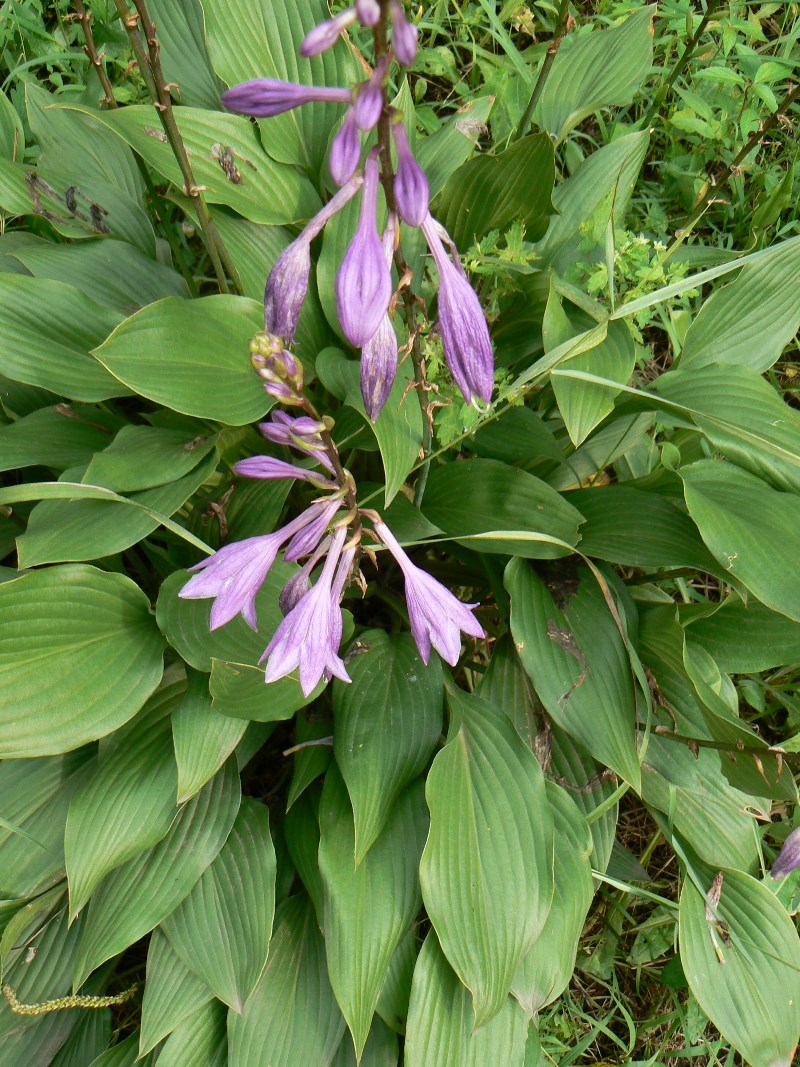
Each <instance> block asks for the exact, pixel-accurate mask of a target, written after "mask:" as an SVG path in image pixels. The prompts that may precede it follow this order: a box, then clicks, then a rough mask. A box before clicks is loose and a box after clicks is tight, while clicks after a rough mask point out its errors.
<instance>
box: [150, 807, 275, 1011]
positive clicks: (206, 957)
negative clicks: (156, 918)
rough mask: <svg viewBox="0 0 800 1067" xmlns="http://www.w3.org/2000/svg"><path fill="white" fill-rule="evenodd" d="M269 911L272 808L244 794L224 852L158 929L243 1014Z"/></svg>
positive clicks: (263, 951) (263, 949) (263, 952)
mask: <svg viewBox="0 0 800 1067" xmlns="http://www.w3.org/2000/svg"><path fill="white" fill-rule="evenodd" d="M274 912H275V849H274V848H273V845H272V837H271V836H270V832H269V812H268V810H267V808H266V807H264V805H263V804H259V803H258V802H257V801H255V800H250V799H248V798H245V799H244V800H243V801H242V806H241V807H240V808H239V814H238V816H237V818H236V822H235V823H234V824H233V829H232V830H231V832H230V836H229V837H228V840H227V841H226V842H225V844H224V845H223V847H222V851H221V852H220V853H219V855H218V856H217V858H216V859H215V860H214V862H213V863H212V864H211V866H210V867H209V868H208V869H207V870H206V872H205V873H204V874H203V876H202V878H201V879H200V881H199V882H198V883H197V885H196V886H195V887H194V889H193V890H192V892H191V893H190V894H189V896H188V897H187V898H186V900H184V902H183V903H182V904H181V905H180V907H178V908H177V909H176V910H175V911H173V913H172V914H171V915H170V916H168V917H167V918H166V919H164V921H163V922H162V923H161V929H162V930H163V931H164V933H165V934H166V935H167V938H168V939H169V942H170V944H171V945H172V947H173V948H174V949H175V951H176V952H177V953H178V955H179V956H180V957H181V959H182V960H183V961H184V963H185V964H186V965H187V966H188V967H189V968H191V970H193V971H194V972H195V974H197V975H199V976H200V977H201V978H202V979H203V981H204V982H205V983H206V985H207V986H208V987H209V989H211V990H212V992H213V993H214V995H215V996H216V997H218V998H219V999H220V1000H221V1001H222V1002H223V1003H224V1004H227V1005H228V1006H229V1007H230V1008H232V1009H233V1010H234V1011H236V1012H241V1010H242V1007H243V1005H244V1002H245V1001H246V1000H247V998H248V997H249V996H250V994H251V993H252V991H253V989H254V988H255V986H256V983H257V982H258V979H259V978H260V977H261V972H262V971H263V969H264V965H265V963H266V961H267V950H268V947H269V939H270V936H271V934H272V918H273V915H274Z"/></svg>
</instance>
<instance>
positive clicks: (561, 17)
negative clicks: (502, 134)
mask: <svg viewBox="0 0 800 1067" xmlns="http://www.w3.org/2000/svg"><path fill="white" fill-rule="evenodd" d="M568 20H569V0H561V4H560V5H559V8H558V16H557V18H556V25H555V30H554V32H553V40H552V41H551V42H550V44H549V45H548V46H547V52H546V53H545V57H544V63H542V69H541V70H540V71H539V77H538V78H537V79H536V84H535V85H534V87H533V92H532V93H531V98H530V100H529V101H528V106H527V107H526V108H525V114H524V115H523V116H522V118H521V119H520V122H519V126H517V130H516V133H515V134H514V140H515V141H518V140H519V139H520V137H524V136H525V134H526V133H527V132H528V127H529V126H530V124H531V119H532V118H533V113H534V111H535V110H536V105H537V104H538V103H539V97H540V96H541V95H542V90H543V89H544V85H545V82H546V81H547V78H548V75H549V74H550V68H551V67H552V66H553V63H554V62H555V59H556V55H557V54H558V50H559V48H560V47H561V42H562V41H563V40H564V38H565V37H566V35H567V22H568Z"/></svg>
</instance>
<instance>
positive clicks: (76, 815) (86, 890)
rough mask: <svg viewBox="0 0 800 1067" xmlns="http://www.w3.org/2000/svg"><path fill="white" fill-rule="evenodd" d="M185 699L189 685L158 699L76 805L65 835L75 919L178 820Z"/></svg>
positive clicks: (77, 795)
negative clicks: (178, 711) (177, 721)
mask: <svg viewBox="0 0 800 1067" xmlns="http://www.w3.org/2000/svg"><path fill="white" fill-rule="evenodd" d="M182 693H183V684H182V683H178V685H173V686H171V687H169V689H168V690H162V691H159V692H158V693H156V695H155V697H154V698H153V699H152V700H151V701H149V702H148V705H145V707H144V709H143V710H142V712H141V713H140V714H139V715H137V716H136V718H135V719H134V720H133V722H131V723H130V724H129V725H128V728H127V729H126V730H125V735H124V742H123V743H119V742H117V743H116V745H114V747H113V748H112V749H111V751H110V752H107V753H103V754H101V757H100V760H99V762H98V766H97V770H96V771H95V773H94V776H93V777H92V778H90V779H88V780H87V781H86V782H84V784H83V785H82V786H81V788H80V789H79V790H78V791H77V792H76V793H75V795H74V796H73V798H72V800H71V802H70V807H69V815H68V816H67V826H66V832H65V834H64V850H65V854H66V867H67V879H68V881H69V897H70V919H72V918H74V916H75V915H77V913H78V912H79V911H80V910H81V908H83V906H84V904H85V903H86V902H87V900H88V899H89V897H90V896H91V895H92V893H93V892H94V890H95V888H96V886H97V885H98V884H99V883H100V881H101V880H102V879H103V878H104V877H105V875H106V874H108V872H109V871H112V870H113V869H114V868H115V867H119V866H120V865H121V864H123V863H125V862H126V861H127V860H130V859H133V857H134V856H138V855H139V854H140V853H141V852H144V850H145V849H148V848H151V847H152V846H153V845H156V844H158V842H159V841H161V840H162V838H163V837H164V836H165V835H166V833H167V831H168V830H169V828H170V825H171V824H172V820H173V819H174V818H175V815H176V813H177V812H176V802H175V757H174V755H173V752H172V744H171V740H172V739H171V737H170V729H169V725H170V724H169V715H170V713H171V711H172V710H173V709H174V708H175V707H176V706H177V705H178V703H179V701H180V699H181V695H182ZM167 694H169V695H168V696H167ZM165 696H166V697H167V699H166V700H165V699H164V698H165ZM115 740H116V735H115V736H114V737H112V738H111V743H112V745H113V744H114V741H115Z"/></svg>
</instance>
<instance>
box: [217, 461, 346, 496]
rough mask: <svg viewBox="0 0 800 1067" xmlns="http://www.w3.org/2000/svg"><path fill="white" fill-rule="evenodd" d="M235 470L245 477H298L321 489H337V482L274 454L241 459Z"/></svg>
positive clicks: (235, 465)
mask: <svg viewBox="0 0 800 1067" xmlns="http://www.w3.org/2000/svg"><path fill="white" fill-rule="evenodd" d="M233 469H234V471H235V472H236V473H237V474H241V475H242V476H243V477H245V478H267V479H280V478H297V479H298V480H299V481H304V482H311V484H312V485H315V486H317V487H318V488H320V489H335V488H336V483H335V482H332V481H330V479H328V478H323V477H322V475H320V474H317V473H316V472H315V471H310V470H306V469H305V467H295V466H294V464H292V463H286V462H285V460H282V459H275V458H274V456H250V457H249V458H248V459H240V460H239V462H238V463H236V464H234V467H233Z"/></svg>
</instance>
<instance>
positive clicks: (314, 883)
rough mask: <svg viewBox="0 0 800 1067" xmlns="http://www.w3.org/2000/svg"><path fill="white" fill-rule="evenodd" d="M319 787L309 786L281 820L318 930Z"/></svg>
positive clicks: (321, 903)
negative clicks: (311, 905)
mask: <svg viewBox="0 0 800 1067" xmlns="http://www.w3.org/2000/svg"><path fill="white" fill-rule="evenodd" d="M321 791H322V785H321V783H320V785H319V786H316V785H315V786H313V787H312V788H311V789H310V790H309V791H308V792H307V793H304V794H303V796H301V797H300V799H299V800H298V802H297V803H296V804H294V805H292V809H291V811H288V812H287V813H286V818H285V819H284V820H283V823H282V824H281V825H282V829H283V837H284V840H285V842H286V849H287V851H288V853H289V856H290V858H291V861H292V863H293V864H294V866H295V869H296V871H297V873H298V875H299V876H300V881H301V882H302V883H303V886H304V887H305V890H306V892H307V893H308V895H309V897H311V902H312V903H313V905H314V911H315V912H316V915H317V925H318V926H319V928H320V930H321V929H322V924H323V921H324V918H325V903H324V899H323V897H324V890H323V886H322V875H321V874H320V869H319V838H320V832H319V798H320V794H321Z"/></svg>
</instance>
